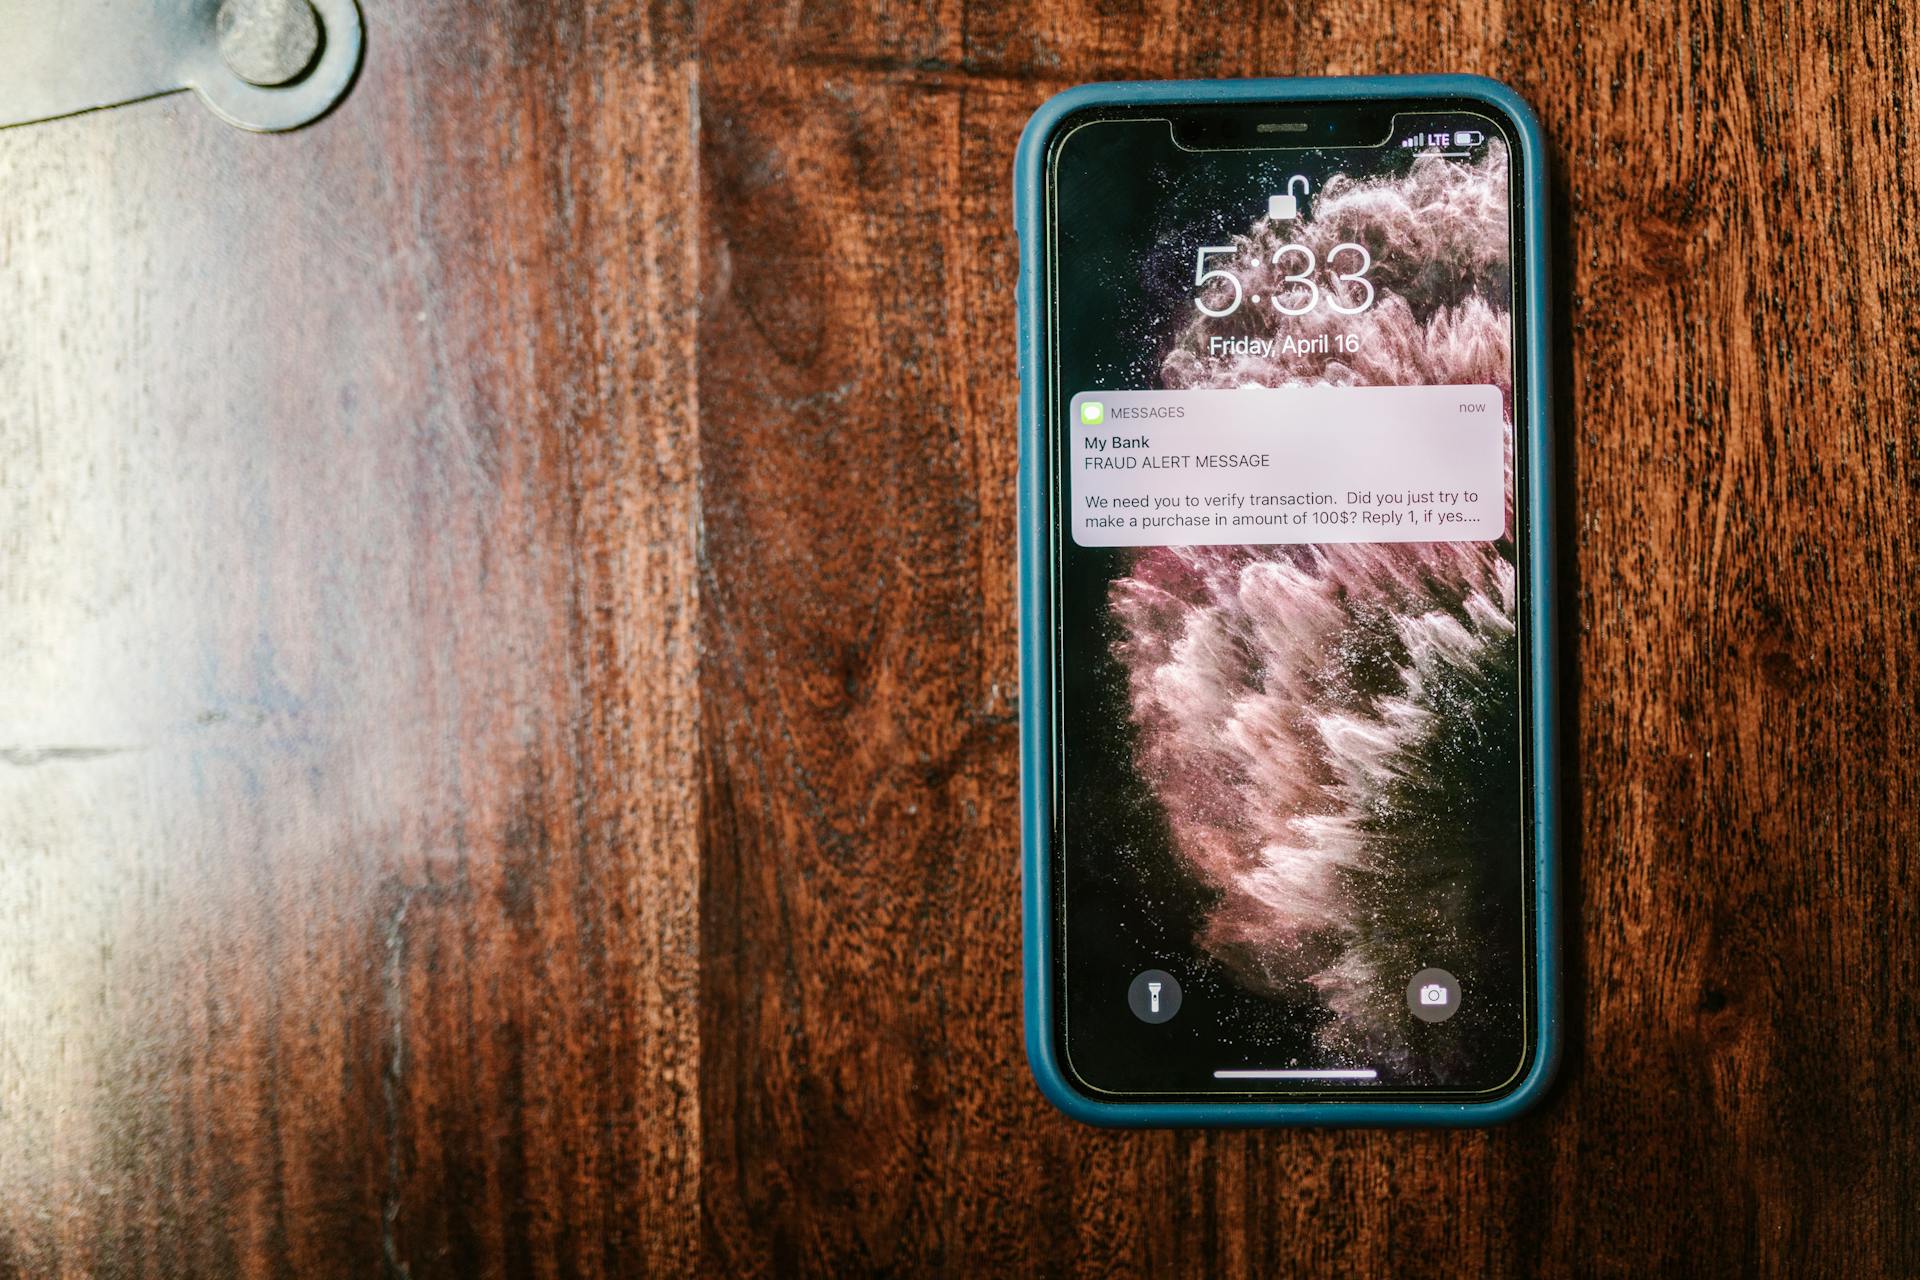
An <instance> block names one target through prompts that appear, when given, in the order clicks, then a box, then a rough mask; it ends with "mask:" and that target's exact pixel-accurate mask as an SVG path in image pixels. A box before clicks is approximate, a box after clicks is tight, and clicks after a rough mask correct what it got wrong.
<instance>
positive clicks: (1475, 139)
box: [1453, 129, 1487, 147]
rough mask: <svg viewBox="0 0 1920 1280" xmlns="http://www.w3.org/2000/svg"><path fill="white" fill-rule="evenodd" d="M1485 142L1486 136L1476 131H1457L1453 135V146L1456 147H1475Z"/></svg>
mask: <svg viewBox="0 0 1920 1280" xmlns="http://www.w3.org/2000/svg"><path fill="white" fill-rule="evenodd" d="M1486 140H1487V135H1486V134H1484V133H1481V132H1480V131H1479V130H1478V129H1459V130H1456V131H1455V132H1454V135H1453V145H1454V146H1456V147H1477V146H1479V145H1480V144H1481V143H1483V142H1485V141H1486Z"/></svg>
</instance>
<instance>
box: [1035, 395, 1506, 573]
mask: <svg viewBox="0 0 1920 1280" xmlns="http://www.w3.org/2000/svg"><path fill="white" fill-rule="evenodd" d="M1070 413H1071V416H1070V418H1069V420H1068V424H1067V434H1068V440H1069V447H1068V450H1067V457H1068V466H1069V467H1070V468H1071V482H1070V484H1069V500H1070V503H1071V506H1072V513H1071V517H1072V518H1071V522H1070V523H1071V527H1072V533H1073V540H1074V541H1075V542H1077V543H1078V544H1080V545H1081V546H1083V547H1177V546H1227V545H1234V544H1250V543H1282V542H1488V541H1492V540H1495V539H1497V538H1499V537H1501V535H1502V534H1503V533H1504V532H1505V529H1506V493H1505V485H1506V479H1505V476H1506V467H1505V459H1504V456H1503V454H1504V448H1505V444H1504V437H1505V429H1504V427H1503V425H1502V410H1501V403H1500V390H1499V388H1498V387H1492V386H1461V387H1290V388H1285V389H1281V390H1266V389H1246V390H1229V391H1089V392H1082V393H1081V394H1079V395H1077V396H1075V397H1074V398H1073V403H1072V406H1071V410H1070Z"/></svg>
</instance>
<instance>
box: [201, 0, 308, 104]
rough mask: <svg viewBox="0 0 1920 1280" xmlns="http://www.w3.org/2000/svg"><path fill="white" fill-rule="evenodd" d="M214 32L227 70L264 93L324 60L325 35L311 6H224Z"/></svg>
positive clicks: (298, 0)
mask: <svg viewBox="0 0 1920 1280" xmlns="http://www.w3.org/2000/svg"><path fill="white" fill-rule="evenodd" d="M214 28H215V30H216V32H217V33H218V35H219V38H220V56H221V58H223V59H224V60H225V61H226V64H227V66H228V67H230V68H231V69H232V70H233V73H234V74H235V75H237V76H239V77H240V78H241V79H242V80H245V81H247V82H248V83H249V84H257V85H260V86H262V87H263V88H271V87H273V86H274V85H282V84H287V83H290V82H291V81H294V80H298V79H299V78H300V77H301V76H303V75H305V74H306V73H307V71H308V70H309V69H311V68H312V66H313V63H314V60H315V59H316V58H317V57H318V56H319V54H320V43H321V37H322V34H323V33H322V31H321V28H320V18H319V15H317V14H316V13H314V11H313V6H312V5H311V4H309V3H308V2H307V0H222V3H221V5H220V11H219V13H218V14H217V15H216V16H215V17H214Z"/></svg>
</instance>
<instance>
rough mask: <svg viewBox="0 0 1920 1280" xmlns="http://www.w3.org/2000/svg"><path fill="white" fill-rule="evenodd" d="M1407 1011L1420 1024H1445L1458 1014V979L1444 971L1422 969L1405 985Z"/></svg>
mask: <svg viewBox="0 0 1920 1280" xmlns="http://www.w3.org/2000/svg"><path fill="white" fill-rule="evenodd" d="M1407 1009H1408V1011H1409V1012H1411V1013H1412V1014H1413V1016H1414V1017H1416V1018H1418V1019H1420V1021H1422V1022H1445V1021H1446V1020H1447V1019H1448V1018H1451V1017H1452V1016H1453V1015H1454V1014H1456V1013H1458V1012H1460V979H1458V978H1456V977H1454V976H1453V975H1452V974H1450V973H1448V972H1447V971H1446V970H1445V969H1422V970H1421V971H1420V972H1418V973H1416V974H1414V975H1413V979H1412V981H1410V982H1408V983H1407Z"/></svg>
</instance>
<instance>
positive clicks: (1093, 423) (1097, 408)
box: [1080, 400, 1107, 427]
mask: <svg viewBox="0 0 1920 1280" xmlns="http://www.w3.org/2000/svg"><path fill="white" fill-rule="evenodd" d="M1106 420H1107V406H1105V405H1103V404H1101V403H1100V402H1099V401H1098V400H1084V401H1082V402H1081V404H1080V425H1081V426H1083V427H1097V426H1099V425H1100V424H1101V423H1103V422H1105V421H1106Z"/></svg>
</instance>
